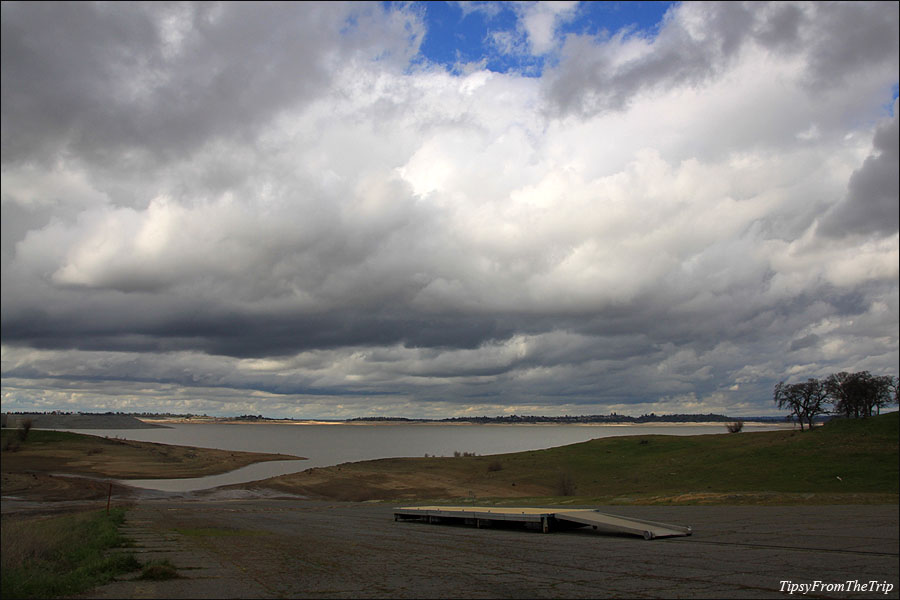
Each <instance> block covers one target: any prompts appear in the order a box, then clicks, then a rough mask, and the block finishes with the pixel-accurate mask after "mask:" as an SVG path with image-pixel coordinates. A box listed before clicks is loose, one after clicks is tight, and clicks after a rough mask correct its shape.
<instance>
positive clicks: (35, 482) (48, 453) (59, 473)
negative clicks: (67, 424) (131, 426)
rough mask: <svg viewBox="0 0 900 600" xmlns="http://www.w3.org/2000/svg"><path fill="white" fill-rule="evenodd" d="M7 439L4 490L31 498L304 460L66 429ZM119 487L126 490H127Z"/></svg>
mask: <svg viewBox="0 0 900 600" xmlns="http://www.w3.org/2000/svg"><path fill="white" fill-rule="evenodd" d="M2 440H3V441H2V456H3V460H2V469H0V471H2V484H3V495H4V496H15V497H19V498H25V499H30V500H49V501H54V500H76V499H89V498H99V497H105V496H106V494H107V493H108V491H109V482H108V481H106V480H109V479H157V478H165V479H170V478H180V477H204V476H206V475H217V474H219V473H226V472H228V471H232V470H234V469H237V468H240V467H244V466H246V465H249V464H252V463H257V462H264V461H270V460H302V458H301V457H297V456H290V455H286V454H263V453H255V452H237V451H229V450H214V449H208V448H193V447H189V446H172V445H168V444H156V443H152V442H136V441H131V440H122V439H115V438H106V437H99V436H92V435H80V434H74V433H68V432H62V431H34V430H33V431H31V432H30V433H29V434H28V437H27V439H26V440H25V441H24V442H22V441H20V440H19V439H18V436H17V434H16V432H15V431H10V430H4V431H3V438H2ZM63 475H69V476H71V475H79V476H82V477H69V476H63ZM98 480H99V481H98ZM117 491H118V493H122V494H124V493H126V491H127V490H126V489H125V488H120V489H119V490H117Z"/></svg>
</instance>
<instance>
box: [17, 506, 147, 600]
mask: <svg viewBox="0 0 900 600" xmlns="http://www.w3.org/2000/svg"><path fill="white" fill-rule="evenodd" d="M124 514H125V511H124V509H114V510H112V511H110V514H109V515H107V514H106V512H105V511H99V512H89V513H87V512H86V513H76V514H67V515H64V516H58V517H51V518H39V517H32V518H21V519H15V520H13V519H7V518H4V520H3V528H2V541H0V548H2V553H0V557H2V560H0V562H2V571H0V573H2V575H0V577H2V597H3V598H50V597H58V596H69V595H73V594H78V593H81V592H84V591H86V590H89V589H91V588H93V587H96V586H98V585H102V584H104V583H106V582H108V581H112V579H113V578H114V577H116V576H117V575H120V574H123V573H128V572H131V571H135V570H137V569H139V568H140V566H141V565H140V564H139V563H138V561H137V559H135V556H134V554H133V553H127V552H122V553H118V552H107V550H109V549H110V548H116V547H120V546H123V545H125V540H124V539H123V538H122V537H121V536H120V535H119V532H118V526H119V525H120V524H121V523H122V520H123V519H124Z"/></svg>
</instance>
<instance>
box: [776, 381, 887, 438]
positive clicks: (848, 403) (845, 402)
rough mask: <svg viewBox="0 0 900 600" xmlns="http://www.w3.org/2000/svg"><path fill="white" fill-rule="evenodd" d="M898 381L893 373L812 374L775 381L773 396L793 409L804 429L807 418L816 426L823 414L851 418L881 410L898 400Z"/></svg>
mask: <svg viewBox="0 0 900 600" xmlns="http://www.w3.org/2000/svg"><path fill="white" fill-rule="evenodd" d="M898 385H900V378H898V377H894V376H891V375H872V374H871V373H869V372H868V371H859V372H857V373H847V372H846V371H841V372H840V373H832V374H831V375H829V376H828V377H826V378H825V379H816V378H814V377H810V378H809V379H807V380H806V381H804V382H802V383H785V382H784V381H780V382H779V383H778V384H776V385H775V391H774V394H773V400H774V401H775V404H776V405H778V408H781V409H787V410H790V411H791V414H790V416H789V417H788V418H789V419H792V420H796V421H798V422H799V423H800V431H803V424H804V422H806V423H807V425H808V428H809V429H812V422H813V419H815V418H816V417H817V416H818V415H822V414H832V415H835V416H839V417H844V418H848V419H860V418H863V419H864V418H867V417H871V416H873V415H877V414H880V413H881V409H882V408H886V407H888V406H890V405H891V404H897V403H898V398H897V390H898ZM829 405H830V406H831V408H830V409H829Z"/></svg>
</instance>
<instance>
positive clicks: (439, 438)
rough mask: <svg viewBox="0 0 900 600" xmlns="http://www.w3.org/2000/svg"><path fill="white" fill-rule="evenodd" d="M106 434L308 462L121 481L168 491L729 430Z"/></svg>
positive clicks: (383, 427) (491, 428) (393, 427)
mask: <svg viewBox="0 0 900 600" xmlns="http://www.w3.org/2000/svg"><path fill="white" fill-rule="evenodd" d="M783 427H784V425H782V424H766V425H753V424H749V423H747V424H745V425H744V429H745V431H765V430H772V429H780V428H783ZM72 431H75V432H77V433H86V434H90V435H97V436H101V437H104V436H105V437H118V438H122V439H129V440H136V441H142V442H160V443H163V444H176V445H181V446H198V447H202V448H219V449H222V450H241V451H246V452H275V453H280V454H290V455H294V456H303V457H306V458H307V459H308V460H301V461H272V462H264V463H257V464H254V465H249V466H247V467H244V468H241V469H237V470H235V471H231V472H229V473H224V474H222V475H213V476H209V477H198V478H193V479H145V480H127V481H123V482H122V483H126V484H128V485H132V486H135V487H141V488H146V489H155V490H162V491H168V492H188V491H196V490H201V489H208V488H212V487H217V486H220V485H230V484H235V483H244V482H247V481H256V480H258V479H265V478H267V477H274V476H276V475H285V474H288V473H295V472H297V471H303V470H305V469H309V468H311V467H328V466H332V465H337V464H340V463H344V462H352V461H360V460H370V459H375V458H392V457H401V456H424V455H425V454H429V455H432V456H434V455H437V456H453V453H454V452H456V451H458V452H474V453H475V454H478V455H482V456H483V455H488V454H504V453H507V452H521V451H524V450H540V449H543V448H552V447H556V446H564V445H567V444H574V443H578V442H584V441H587V440H592V439H595V438H602V437H612V436H622V435H646V434H658V435H698V434H716V433H725V425H724V423H723V424H716V425H444V424H378V425H371V424H366V425H344V424H338V425H318V424H317V425H308V424H303V425H287V424H268V423H258V424H224V423H221V424H220V423H217V424H202V425H201V424H180V423H179V424H175V425H171V426H169V427H168V428H153V429H74V430H72Z"/></svg>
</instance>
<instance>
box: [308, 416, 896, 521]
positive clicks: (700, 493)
mask: <svg viewBox="0 0 900 600" xmlns="http://www.w3.org/2000/svg"><path fill="white" fill-rule="evenodd" d="M898 417H900V413H896V412H895V413H889V414H886V415H881V416H878V417H872V418H869V419H854V420H843V419H841V420H835V421H832V422H830V423H828V424H827V425H824V426H821V427H816V428H814V429H813V430H811V431H804V432H802V433H801V432H800V431H797V430H794V431H791V430H781V431H766V432H752V433H748V432H742V433H741V434H740V435H734V434H730V433H722V434H713V435H697V436H664V435H641V436H628V437H611V438H600V439H595V440H591V441H588V442H583V443H580V444H572V445H568V446H561V447H558V448H550V449H547V450H536V451H528V452H518V453H513V454H502V455H494V456H476V457H459V458H435V457H430V458H407V459H383V460H376V461H366V462H362V463H354V464H352V465H342V468H343V470H342V472H337V471H334V468H332V469H331V470H332V471H333V472H332V475H333V476H334V477H344V478H346V479H347V485H351V484H352V485H353V486H354V489H353V491H354V493H356V494H357V495H361V494H362V493H363V492H364V491H365V490H362V489H361V482H364V481H366V480H367V478H368V479H370V480H372V481H373V482H375V483H373V488H374V486H376V485H377V486H379V487H380V488H382V490H377V489H373V491H372V493H373V496H372V497H373V498H380V499H385V500H390V499H391V498H390V497H386V496H385V494H384V492H383V488H384V487H386V482H389V481H390V480H391V478H392V477H393V478H396V479H397V480H398V481H399V480H401V478H402V480H403V481H404V487H403V489H402V490H401V492H402V493H403V494H404V495H405V497H407V498H409V497H413V496H415V497H417V498H428V499H444V498H451V497H455V496H445V497H442V496H440V495H435V494H432V493H429V492H430V491H431V490H427V489H424V488H423V489H420V490H417V489H415V486H414V485H411V484H409V483H408V482H409V481H411V480H414V478H415V477H416V474H422V475H426V476H427V475H433V476H435V477H437V476H440V477H441V478H442V479H443V480H444V481H445V489H451V488H452V489H470V490H476V489H480V490H483V491H482V492H480V493H478V497H479V499H493V500H496V501H498V502H505V501H506V499H508V500H509V501H511V502H520V503H529V502H534V503H544V502H553V501H557V502H558V501H565V502H584V503H606V504H629V503H637V504H644V503H669V502H674V503H682V504H683V503H717V504H732V503H752V504H796V503H809V502H816V503H827V504H832V503H845V502H846V503H852V504H866V503H885V502H895V501H896V500H897V494H898V481H900V469H898V438H900V418H898ZM561 474H567V475H568V474H571V480H570V481H566V482H565V485H563V483H562V482H561ZM302 480H303V477H302V476H298V477H295V478H294V481H298V482H299V483H302ZM422 481H423V482H424V481H425V479H424V478H422ZM312 491H313V492H315V491H317V490H315V489H313V490H312ZM435 491H436V490H435ZM376 492H377V493H380V494H381V495H380V496H376V495H374V494H375V493H376ZM394 497H396V498H402V497H404V496H401V495H399V494H398V495H396V496H394Z"/></svg>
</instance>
